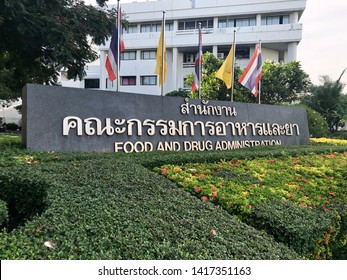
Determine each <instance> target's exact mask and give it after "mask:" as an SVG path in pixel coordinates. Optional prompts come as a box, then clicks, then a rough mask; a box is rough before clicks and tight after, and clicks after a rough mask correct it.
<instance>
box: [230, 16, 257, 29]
mask: <svg viewBox="0 0 347 280" xmlns="http://www.w3.org/2000/svg"><path fill="white" fill-rule="evenodd" d="M243 26H255V18H237V19H236V20H235V27H243Z"/></svg>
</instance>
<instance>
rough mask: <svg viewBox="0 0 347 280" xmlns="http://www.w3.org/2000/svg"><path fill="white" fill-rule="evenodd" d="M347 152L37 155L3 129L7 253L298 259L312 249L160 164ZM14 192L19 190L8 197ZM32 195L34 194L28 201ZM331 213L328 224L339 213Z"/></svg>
mask: <svg viewBox="0 0 347 280" xmlns="http://www.w3.org/2000/svg"><path fill="white" fill-rule="evenodd" d="M346 151H347V147H346V146H336V147H331V146H328V145H324V146H307V147H271V148H269V147H266V149H265V148H257V149H247V150H246V149H245V150H235V151H229V152H205V153H199V152H195V153H194V152H192V153H149V154H132V155H118V154H113V153H107V154H106V153H105V154H96V153H53V152H51V153H38V152H33V151H28V150H25V149H23V148H22V147H21V145H20V141H18V139H16V140H15V141H13V140H11V141H8V139H7V140H5V141H4V140H3V137H2V136H1V137H0V200H1V201H2V202H1V203H0V217H3V218H2V220H3V221H2V222H3V224H2V232H1V234H0V258H1V259H300V258H302V257H304V256H305V252H304V253H298V251H297V250H295V249H293V248H289V247H288V245H285V244H284V243H285V242H282V241H276V240H275V237H274V236H272V235H271V232H270V231H268V232H269V233H266V232H265V231H264V230H259V229H256V228H255V227H256V225H253V226H252V225H251V223H250V222H249V221H246V220H244V221H241V219H240V217H239V216H237V215H231V214H230V213H229V212H228V211H227V210H225V209H223V207H221V205H216V204H213V203H210V202H209V201H202V200H201V199H200V198H199V197H196V196H195V195H192V194H191V193H189V192H187V191H185V190H184V189H182V188H178V187H177V185H176V184H175V183H173V182H172V181H170V180H168V179H167V178H165V177H164V176H162V175H160V174H156V173H155V172H153V171H152V170H153V168H155V167H158V166H161V165H164V164H176V165H177V164H184V163H214V162H226V163H227V162H230V161H234V162H236V161H237V160H251V159H254V158H259V157H270V156H271V157H280V156H283V154H285V155H286V156H290V155H295V156H299V155H309V154H310V153H326V154H329V153H334V152H336V153H344V152H346ZM25 186H27V188H25ZM9 189H12V190H13V192H12V193H15V194H18V195H12V196H11V195H8V193H11V192H8V190H9ZM5 190H6V192H5ZM335 192H336V197H339V196H338V194H339V192H337V191H335ZM6 193H7V194H6ZM5 194H6V195H5ZM38 194H39V195H38ZM27 196H29V197H33V196H35V197H36V199H32V200H23V199H22V198H23V197H27ZM31 206H33V207H31ZM34 206H35V207H36V208H35V207H34ZM265 206H266V205H263V208H266V207H265ZM254 208H256V206H254ZM254 208H253V209H254ZM23 209H36V210H35V211H34V212H35V213H34V212H30V211H26V210H23ZM282 210H283V209H282ZM282 210H281V209H280V210H278V211H282ZM293 211H294V210H293ZM265 212H266V211H265ZM265 212H262V213H265ZM294 212H295V211H294ZM330 213H335V212H334V211H331V212H330ZM317 215H320V213H318V214H317ZM249 217H250V219H251V218H252V216H251V215H249ZM264 217H266V215H265V214H264V215H262V219H263V220H266V219H265V218H264ZM314 217H315V218H317V216H314ZM334 217H335V216H334ZM324 219H325V220H326V221H327V223H329V225H330V221H331V219H332V218H331V217H326V216H324ZM257 220H261V219H260V218H259V219H258V218H257ZM247 223H248V224H247ZM334 226H335V224H334ZM341 227H342V226H341V223H340V229H341ZM329 229H330V228H328V230H329ZM336 229H337V228H336ZM334 230H335V228H334ZM335 232H337V231H335ZM340 232H341V230H340V231H339V234H340ZM336 235H337V233H336ZM340 239H341V238H340ZM329 240H330V239H329ZM324 242H325V241H323V243H324ZM324 244H325V243H324ZM340 247H341V246H340ZM340 247H339V248H340Z"/></svg>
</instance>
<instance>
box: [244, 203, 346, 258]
mask: <svg viewBox="0 0 347 280" xmlns="http://www.w3.org/2000/svg"><path fill="white" fill-rule="evenodd" d="M340 221H341V217H340V216H339V215H338V213H337V212H336V211H331V212H328V213H327V212H323V211H321V210H312V209H308V208H302V207H298V206H296V205H295V204H293V203H291V202H283V201H276V200H273V201H265V202H264V203H261V204H259V205H256V206H255V207H254V209H253V210H252V211H251V213H250V215H249V217H248V218H247V222H248V223H250V224H251V225H253V226H254V227H256V228H258V229H264V230H265V231H266V232H268V233H270V234H271V235H272V236H274V238H275V240H277V241H278V242H282V243H284V244H286V245H287V246H288V247H289V248H291V249H293V250H294V251H296V252H298V253H299V254H300V255H303V256H306V257H307V258H315V259H331V258H333V251H334V248H335V247H336V246H337V248H341V247H342V246H339V243H340V242H341V240H339V239H341V236H339V235H340V234H341V232H342V231H341V230H343V228H342V227H341V222H340Z"/></svg>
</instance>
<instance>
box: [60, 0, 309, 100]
mask: <svg viewBox="0 0 347 280" xmlns="http://www.w3.org/2000/svg"><path fill="white" fill-rule="evenodd" d="M305 7H306V0H157V1H147V2H133V3H128V4H122V11H123V14H124V15H125V17H126V19H127V21H128V22H129V27H128V28H127V30H124V34H123V39H124V42H125V48H126V51H125V52H124V53H123V54H122V57H121V59H122V61H121V70H120V84H121V86H120V91H123V92H135V93H146V94H154V95H160V87H159V86H158V77H157V76H156V75H155V74H154V69H155V65H156V60H155V56H156V49H157V46H158V40H159V35H160V30H161V21H162V15H163V13H162V12H163V11H166V17H165V18H166V32H165V34H166V48H167V66H168V72H167V81H166V84H165V86H164V92H165V93H166V92H170V91H173V90H176V89H178V88H185V84H184V80H185V78H186V76H187V75H188V74H189V73H191V72H193V71H194V60H195V53H196V52H197V45H198V29H197V28H198V23H199V22H201V24H202V28H203V29H202V33H203V39H202V42H203V51H204V52H205V51H209V52H212V53H213V54H214V55H215V56H216V57H218V58H224V57H226V55H227V53H228V52H229V50H230V47H231V44H232V41H233V33H234V30H236V45H237V47H236V63H237V65H239V66H240V67H242V68H243V67H246V65H247V64H248V62H249V58H250V57H251V56H252V54H253V52H254V49H255V45H256V44H257V43H258V42H259V40H261V42H262V56H263V60H264V61H265V60H267V59H270V60H273V61H284V62H289V61H291V60H296V57H297V54H296V52H297V45H298V43H299V42H300V40H301V38H302V24H301V23H299V19H300V17H301V15H302V13H303V12H304V10H305ZM109 43H110V42H109V41H108V42H107V43H106V45H105V46H100V61H99V62H100V64H99V65H90V66H88V67H87V68H86V72H87V76H86V77H85V79H84V80H83V81H78V82H72V81H67V80H66V79H64V75H63V76H62V84H63V86H75V87H82V88H84V87H85V88H100V89H107V90H115V88H116V81H114V82H111V81H110V80H109V79H108V77H107V72H106V69H105V66H104V65H105V57H106V54H107V52H108V46H109Z"/></svg>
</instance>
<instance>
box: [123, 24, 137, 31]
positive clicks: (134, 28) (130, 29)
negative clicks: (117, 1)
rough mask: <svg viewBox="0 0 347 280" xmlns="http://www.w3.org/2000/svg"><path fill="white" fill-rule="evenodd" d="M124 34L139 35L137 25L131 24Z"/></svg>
mask: <svg viewBox="0 0 347 280" xmlns="http://www.w3.org/2000/svg"><path fill="white" fill-rule="evenodd" d="M124 33H137V24H129V25H128V27H127V28H125V29H124Z"/></svg>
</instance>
